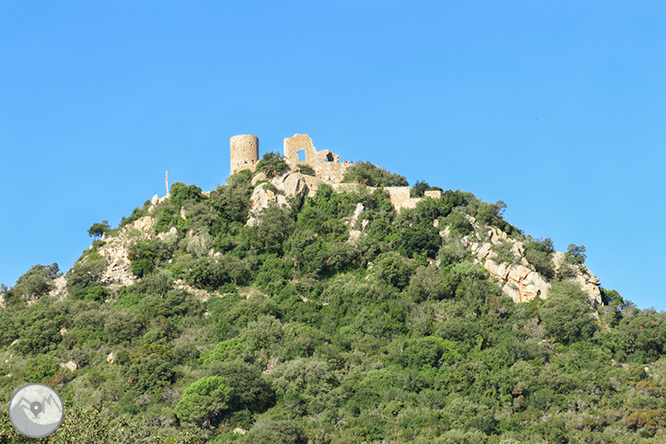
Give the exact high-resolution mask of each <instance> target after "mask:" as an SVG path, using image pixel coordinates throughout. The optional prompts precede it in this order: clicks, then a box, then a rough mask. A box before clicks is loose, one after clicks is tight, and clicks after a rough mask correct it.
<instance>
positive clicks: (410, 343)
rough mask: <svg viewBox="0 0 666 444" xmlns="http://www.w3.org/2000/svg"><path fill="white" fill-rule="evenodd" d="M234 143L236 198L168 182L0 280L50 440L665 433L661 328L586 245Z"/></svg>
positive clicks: (360, 165)
mask: <svg viewBox="0 0 666 444" xmlns="http://www.w3.org/2000/svg"><path fill="white" fill-rule="evenodd" d="M230 150H231V156H230V158H231V163H230V171H231V175H230V177H229V179H228V181H227V184H226V185H224V186H220V187H218V188H216V189H214V190H210V191H205V192H204V191H202V190H201V189H200V188H199V187H197V186H196V185H186V184H183V183H174V184H173V185H172V186H171V188H170V191H169V193H168V194H167V195H166V196H163V197H161V198H160V197H159V196H154V197H153V198H152V199H150V200H147V201H146V202H145V203H144V204H143V205H142V206H141V207H139V208H136V209H135V210H134V211H133V212H132V214H131V215H130V216H129V217H126V218H124V219H123V220H122V222H121V223H120V224H119V226H118V227H115V228H111V227H110V226H108V224H107V223H105V222H100V223H97V224H95V225H93V226H92V227H91V228H90V231H89V234H90V235H91V236H92V237H94V238H95V240H94V241H93V242H92V244H91V246H90V248H88V249H87V250H85V251H84V252H83V254H82V256H81V257H80V259H79V260H78V261H77V262H76V263H75V264H74V266H73V267H72V268H71V269H70V270H68V271H67V272H66V273H61V272H60V270H59V269H58V267H57V265H56V264H52V265H47V266H44V265H36V266H35V267H33V268H32V269H31V270H29V271H28V272H26V274H24V275H23V276H22V277H21V278H20V279H19V280H18V281H17V283H16V286H15V287H14V288H12V289H4V290H3V292H2V297H3V303H4V306H5V308H4V310H3V312H2V314H1V315H0V322H1V323H2V324H1V325H0V347H1V348H0V358H2V360H1V361H0V362H4V363H3V364H0V365H1V366H2V370H1V374H4V375H6V376H5V377H4V378H3V379H2V383H1V384H0V390H1V392H0V393H2V396H3V397H4V398H5V400H7V399H8V397H9V396H11V393H12V392H13V390H14V389H15V388H16V387H18V386H20V384H21V383H24V382H45V383H48V384H50V385H52V386H54V387H55V388H56V389H57V390H58V391H59V393H60V394H61V396H62V397H63V399H64V400H65V403H66V404H67V405H68V406H72V408H74V409H75V410H74V412H75V414H74V413H73V414H71V415H69V416H68V417H67V420H66V421H69V422H68V423H67V427H66V430H65V428H63V430H60V431H58V432H57V433H56V435H54V437H55V438H54V439H55V441H54V442H67V441H66V440H67V439H70V437H71V436H76V437H77V438H78V442H95V441H96V442H101V441H106V442H156V441H152V440H151V438H150V436H154V437H156V438H155V439H157V442H171V443H178V442H181V443H185V442H239V443H243V442H247V443H271V442H285V443H306V442H310V443H322V444H324V443H331V444H334V443H356V442H358V443H361V442H369V443H375V442H376V443H382V442H389V443H398V442H416V443H432V442H435V443H503V444H516V443H541V442H562V443H566V442H602V443H603V442H609V443H610V442H613V443H635V442H650V443H652V442H654V443H657V442H663V440H664V438H666V435H664V433H663V426H664V425H666V413H665V412H666V402H665V401H664V399H665V398H666V388H665V387H666V380H665V379H664V375H665V373H664V371H665V370H666V361H665V360H664V358H663V353H664V347H665V346H664V344H666V318H665V316H664V314H663V313H656V312H654V311H651V310H639V309H637V308H636V307H634V306H633V304H631V303H630V302H628V301H625V300H624V299H623V298H622V296H620V295H619V294H618V293H617V292H615V291H612V290H606V289H604V288H602V287H601V283H600V281H599V280H598V279H597V278H596V277H595V276H594V274H593V273H592V272H591V271H590V270H589V269H588V268H587V267H586V266H585V258H586V251H585V248H584V247H583V246H579V245H573V244H572V245H570V246H569V248H568V249H567V251H566V252H557V251H555V250H554V248H553V244H552V242H551V241H550V240H549V239H534V238H532V237H531V236H529V235H528V234H526V233H524V232H523V231H521V230H520V229H519V228H517V227H514V226H513V225H511V224H510V223H509V222H508V221H506V220H505V219H504V217H503V210H504V204H503V203H502V202H497V203H487V202H483V201H481V200H480V199H477V198H476V197H475V196H474V195H472V194H471V193H469V192H464V191H460V190H456V191H453V190H442V189H441V188H438V187H436V186H430V185H429V184H427V183H424V182H417V183H416V184H414V185H413V186H411V187H410V186H409V184H408V183H407V180H406V179H405V178H404V177H403V176H401V175H400V174H396V173H392V172H389V171H387V170H385V169H382V168H380V167H378V166H376V165H374V164H372V163H370V162H349V161H344V160H343V161H341V160H340V157H339V156H338V155H337V154H335V153H333V152H332V151H330V150H321V151H318V150H316V149H315V147H314V145H313V144H312V141H311V139H310V138H309V137H308V136H306V135H295V136H294V137H291V138H288V139H285V141H284V153H283V154H278V153H266V154H265V155H263V156H262V157H261V158H260V156H259V142H258V139H257V138H256V137H254V136H249V135H241V136H235V137H232V138H231V144H230ZM299 152H302V153H299ZM99 418H101V419H102V420H100V419H99ZM0 432H1V433H2V435H1V436H3V437H4V436H15V435H12V433H13V432H12V430H11V426H10V425H9V424H8V423H7V421H6V417H5V421H4V424H3V425H2V428H1V429H0ZM86 433H88V435H86ZM68 434H69V435H68ZM58 440H60V441H58ZM113 440H115V441H113Z"/></svg>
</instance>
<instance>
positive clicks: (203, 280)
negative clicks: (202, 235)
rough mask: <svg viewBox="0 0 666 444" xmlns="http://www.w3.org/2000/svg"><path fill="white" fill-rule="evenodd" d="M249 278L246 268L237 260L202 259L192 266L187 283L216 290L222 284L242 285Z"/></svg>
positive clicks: (230, 257)
mask: <svg viewBox="0 0 666 444" xmlns="http://www.w3.org/2000/svg"><path fill="white" fill-rule="evenodd" d="M248 276H249V270H248V268H247V266H246V265H245V264H244V263H243V262H242V261H241V260H240V259H238V258H236V257H233V256H223V257H220V258H217V257H215V258H211V259H208V258H202V259H199V260H197V261H196V262H195V263H194V264H192V269H191V271H190V272H189V275H188V276H187V281H188V282H189V283H190V284H192V285H194V286H195V287H198V288H204V289H206V290H217V289H218V288H220V287H222V286H223V285H224V284H227V283H233V284H235V285H242V284H244V283H245V281H246V280H247V278H248Z"/></svg>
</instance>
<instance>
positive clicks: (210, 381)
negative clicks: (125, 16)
mask: <svg viewBox="0 0 666 444" xmlns="http://www.w3.org/2000/svg"><path fill="white" fill-rule="evenodd" d="M231 391H232V390H231V388H230V387H229V386H228V385H227V380H226V379H225V378H223V377H221V376H208V377H204V378H201V379H199V380H198V381H196V382H193V383H192V384H190V386H189V387H187V388H186V389H185V392H184V393H183V397H182V399H181V400H180V401H179V402H178V404H176V407H175V409H174V413H175V414H176V417H177V418H178V419H179V420H180V421H181V422H183V423H189V424H194V425H197V426H199V427H206V426H209V425H211V424H212V423H213V421H214V420H215V419H216V417H217V416H218V415H219V414H220V413H221V412H223V411H224V410H226V409H227V408H228V407H229V405H228V403H229V399H230V397H231Z"/></svg>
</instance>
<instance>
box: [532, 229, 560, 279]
mask: <svg viewBox="0 0 666 444" xmlns="http://www.w3.org/2000/svg"><path fill="white" fill-rule="evenodd" d="M553 251H555V249H554V248H553V241H551V240H550V238H546V239H544V240H539V239H537V240H535V241H532V240H530V241H528V242H526V243H525V259H527V262H529V263H530V264H531V265H532V266H534V269H535V270H536V271H537V273H539V274H540V275H541V276H543V277H545V278H546V279H553V278H554V277H555V269H554V266H553V261H552V253H553Z"/></svg>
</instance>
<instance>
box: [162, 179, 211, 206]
mask: <svg viewBox="0 0 666 444" xmlns="http://www.w3.org/2000/svg"><path fill="white" fill-rule="evenodd" d="M169 194H170V196H169V203H170V204H172V205H173V206H175V207H176V208H180V207H182V206H183V205H184V204H185V203H186V202H187V203H196V202H199V201H201V200H202V199H203V195H202V194H201V188H199V187H198V186H196V185H185V184H184V183H182V182H175V183H174V184H173V185H171V189H170V190H169Z"/></svg>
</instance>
